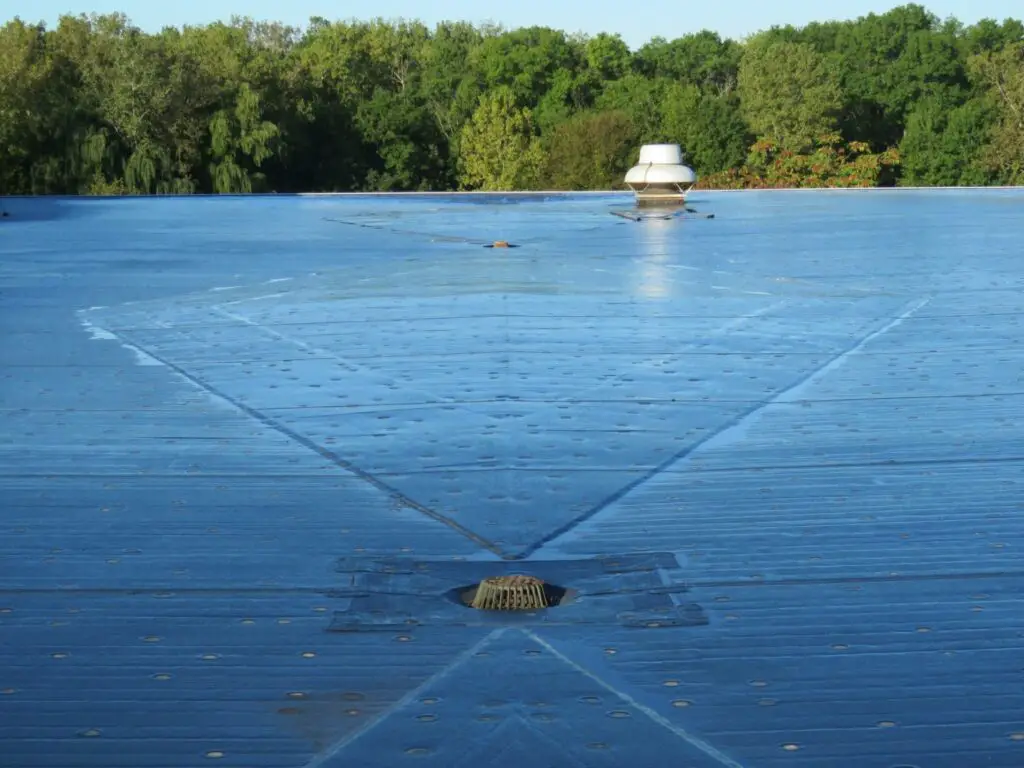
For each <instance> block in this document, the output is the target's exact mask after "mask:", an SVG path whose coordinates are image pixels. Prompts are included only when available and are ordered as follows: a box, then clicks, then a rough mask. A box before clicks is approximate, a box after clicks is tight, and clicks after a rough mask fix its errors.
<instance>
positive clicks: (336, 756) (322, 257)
mask: <svg viewBox="0 0 1024 768" xmlns="http://www.w3.org/2000/svg"><path fill="white" fill-rule="evenodd" d="M1022 202H1024V192H1020V191H1013V190H1001V191H997V190H987V191H981V190H978V191H933V192H924V191H870V192H867V191H848V192H804V191H801V192H774V193H772V192H755V193H708V192H704V193H698V194H696V195H694V196H693V198H692V200H691V202H690V205H691V206H692V207H693V208H695V209H697V210H699V211H701V212H713V213H714V214H715V216H716V218H715V219H713V220H704V219H700V218H687V217H685V216H684V217H682V218H675V219H669V220H648V221H641V222H634V221H629V220H623V219H621V218H617V217H615V216H611V215H609V214H610V212H612V211H614V210H621V209H623V208H628V207H629V205H630V203H631V201H630V199H629V198H628V197H623V196H616V195H609V196H593V195H587V196H571V195H569V196H563V195H549V196H541V197H535V196H520V195H516V196H500V195H499V196H488V195H473V196H457V195H450V196H427V195H423V196H408V197H391V196H380V197H371V196H363V197H359V196H355V197H343V196H308V197H252V198H246V197H226V198H167V199H120V200H105V199H97V200H90V199H61V198H55V199H13V200H6V201H5V206H6V208H7V209H8V210H9V211H10V212H11V216H10V217H9V218H7V219H4V220H3V221H2V222H0V257H2V262H0V324H2V327H3V330H4V343H3V344H2V345H0V367H2V373H0V376H2V378H0V418H2V419H3V424H4V427H5V429H4V430H3V434H4V441H3V443H2V444H0V456H2V465H0V466H2V467H3V470H0V475H2V477H0V483H2V486H3V487H2V489H0V498H3V502H0V505H2V506H0V510H2V511H0V629H2V636H3V638H4V642H3V643H2V644H0V739H2V740H3V744H4V749H3V750H0V766H3V767H4V768H8V767H10V768H24V767H25V766H62V768H64V767H67V766H104V767H105V768H114V767H115V766H126V767H127V766H130V767H131V768H141V767H143V766H157V765H161V766H175V767H176V768H180V767H182V766H193V765H196V766H198V765H204V766H205V765H209V764H211V763H212V764H217V765H237V766H328V767H331V766H340V765H352V764H358V765H367V766H369V765H381V766H393V765H402V764H404V763H406V762H409V763H410V764H411V763H412V762H413V761H417V762H418V763H422V764H430V765H439V766H440V765H444V766H449V765H461V764H463V763H465V764H466V765H470V764H472V765H474V766H476V765H497V766H506V765H508V766H512V765H521V764H522V763H523V761H524V760H527V759H528V757H530V756H533V757H534V758H536V760H538V761H540V762H544V761H547V763H549V764H552V765H587V766H592V765H593V766H596V765H609V766H612V765H622V764H624V763H628V764H633V765H637V766H646V765H663V764H665V760H666V757H665V756H666V755H668V756H670V758H671V759H669V762H671V763H673V764H675V763H686V764H688V765H701V766H704V765H707V766H721V765H727V766H736V765H740V766H775V765H780V766H782V765H808V766H820V765H828V766H838V767H839V768H843V767H844V766H850V767H851V768H875V767H876V766H877V767H878V768H889V767H890V766H894V765H920V766H929V767H930V768H931V767H933V766H938V767H939V768H944V767H945V766H957V767H958V768H959V767H961V766H963V765H987V766H1006V767H1007V768H1011V767H1012V768H1015V767H1016V766H1019V765H1020V764H1021V763H1022V761H1024V751H1022V750H1024V722H1022V721H1020V719H1019V717H1018V714H1019V713H1020V712H1024V698H1022V694H1021V693H1020V690H1021V689H1022V688H1021V686H1020V684H1019V683H1020V680H1019V679H1018V678H1019V677H1020V675H1021V672H1020V657H1021V651H1022V643H1024V633H1022V632H1021V628H1020V622H1019V617H1020V615H1021V609H1022V606H1021V598H1020V595H1021V591H1022V590H1021V586H1022V578H1021V574H1022V573H1024V570H1022V568H1021V554H1020V553H1021V547H1022V545H1024V541H1022V535H1021V534H1022V527H1021V525H1020V522H1019V518H1020V509H1021V504H1022V501H1021V498H1022V497H1021V493H1020V483H1021V480H1022V479H1024V478H1022V476H1021V467H1022V458H1024V454H1022V453H1021V450H1020V448H1019V446H1020V444H1021V441H1020V440H1019V439H1017V434H1016V430H1015V424H1016V421H1017V419H1016V414H1017V413H1019V412H1020V411H1021V409H1022V408H1024V385H1022V382H1021V374H1020V371H1021V370H1024V360H1022V350H1021V341H1020V339H1021V334H1020V332H1019V331H1020V328H1019V324H1020V317H1021V311H1022V308H1024V307H1022V304H1024V294H1022V290H1021V289H1022V285H1024V283H1022V281H1024V267H1022V266H1021V264H1022V262H1021V259H1020V245H1019V243H1020V242H1021V240H1022V234H1024V212H1022V211H1024V207H1022V205H1021V203H1022ZM498 240H504V241H508V242H509V243H511V244H513V245H516V246H518V247H516V248H511V249H504V248H485V247H483V246H484V245H486V244H489V243H493V242H494V241H498ZM638 552H641V553H642V552H650V553H668V555H664V556H670V557H673V558H674V561H675V562H677V563H678V566H679V567H678V568H670V569H667V570H659V571H658V573H659V574H660V578H661V579H662V581H663V582H664V588H663V589H661V590H659V589H654V588H651V587H649V586H644V587H642V588H641V587H637V586H636V584H637V583H640V582H634V581H631V580H630V579H631V578H632V577H628V576H626V575H623V576H617V575H615V574H616V573H618V571H615V569H614V566H613V565H610V564H612V563H614V561H615V558H621V557H625V556H627V555H630V554H631V553H638ZM659 557H662V556H659ZM594 558H598V559H599V560H600V563H604V564H605V565H604V566H602V567H607V568H611V571H609V573H610V574H611V575H609V576H608V578H607V579H606V580H605V581H603V582H602V584H604V585H605V587H602V589H606V590H610V591H611V592H614V593H615V601H617V602H615V603H614V604H615V605H620V604H621V603H622V601H627V602H629V601H632V604H633V605H634V608H633V609H631V610H630V611H627V612H626V613H622V612H621V611H619V609H618V608H616V609H614V610H612V609H608V608H606V607H603V606H606V605H609V604H610V603H608V602H607V600H606V599H605V597H604V596H603V594H604V593H601V592H594V593H591V592H584V593H583V594H581V595H580V599H581V600H582V601H583V604H582V605H580V606H578V607H577V608H574V611H572V612H570V611H565V612H564V613H562V614H559V609H558V608H552V609H550V610H548V611H547V612H544V613H543V615H540V616H538V617H537V619H536V622H539V623H536V622H535V623H529V622H527V623H522V622H519V623H516V622H515V621H512V620H511V619H510V620H509V621H510V623H508V624H507V625H503V626H496V628H491V627H490V626H481V625H480V623H479V622H474V621H469V620H466V621H461V620H453V619H451V618H450V617H451V616H454V615H458V611H455V612H453V611H452V610H451V608H450V606H447V607H446V608H445V610H440V609H438V610H436V611H434V610H433V609H431V608H430V607H429V606H430V605H431V604H432V603H431V600H433V599H436V600H437V601H445V600H448V599H449V597H450V596H448V595H446V594H444V590H446V589H448V587H450V586H451V584H448V582H445V581H444V579H443V578H441V575H440V574H442V573H443V574H450V578H451V579H455V580H456V581H457V580H458V578H460V577H459V575H458V574H459V573H460V572H461V571H460V566H459V565H458V564H459V563H463V562H465V563H466V565H467V569H466V571H465V573H466V574H467V576H466V578H467V579H468V578H469V574H477V575H478V574H479V568H480V567H481V563H486V562H491V563H494V567H495V572H498V570H499V568H498V566H501V570H502V572H505V570H507V568H508V567H513V568H521V570H522V571H523V572H530V568H531V566H530V563H531V562H534V563H537V561H540V560H543V561H545V562H546V563H547V564H546V565H544V566H543V567H542V566H541V565H540V564H538V565H536V566H535V567H536V569H537V570H538V571H540V570H543V571H544V572H545V573H555V574H558V573H562V574H564V576H565V581H566V582H568V583H567V584H566V586H569V587H572V585H573V584H572V582H573V580H574V579H575V578H576V576H575V575H574V574H576V573H577V571H576V570H574V569H573V567H570V565H560V563H563V561H567V560H583V561H587V562H591V561H594ZM469 561H477V562H476V563H473V562H469ZM499 561H506V563H507V564H511V565H502V564H501V563H500V562H499ZM594 562H596V561H594ZM442 565H443V566H444V567H442ZM469 565H472V566H473V568H472V569H469V568H468V566H469ZM581 567H582V566H581ZM587 567H590V566H587ZM381 568H384V569H385V570H387V572H389V573H390V572H392V571H393V572H395V573H397V574H399V575H400V574H403V573H406V572H408V573H410V574H417V573H419V574H436V576H435V577H433V578H426V576H424V577H423V578H419V577H413V576H410V577H409V578H408V579H407V580H405V581H403V579H405V578H406V577H404V576H403V577H401V578H399V576H396V577H395V579H397V581H395V582H394V584H398V585H404V586H394V585H392V586H391V587H387V590H391V592H393V593H394V594H392V593H388V594H383V593H381V594H377V593H375V592H374V590H382V589H385V588H384V587H380V586H379V584H380V583H384V582H379V581H375V580H374V579H372V578H370V577H368V576H366V574H368V573H370V572H374V571H375V570H380V569H381ZM559 569H562V570H559ZM577 570H578V569H577ZM445 578H449V576H445ZM473 578H476V576H475V575H474V576H473ZM387 583H389V584H391V583H392V582H387ZM452 583H455V582H452ZM643 583H644V584H646V583H647V582H643ZM631 584H632V585H633V586H629V585H631ZM374 585H378V586H374ZM441 585H447V586H443V588H442V586H441ZM581 589H584V590H586V589H589V588H588V587H586V586H585V585H583V584H582V582H581ZM403 590H404V591H405V592H404V594H406V596H407V597H408V601H406V600H405V599H404V598H403V597H402V594H403ZM667 596H670V598H669V597H667ZM362 600H369V601H370V602H368V603H366V604H367V605H371V604H372V605H381V606H386V607H385V608H381V609H377V610H378V611H379V613H377V614H374V613H373V611H372V610H367V612H365V613H360V611H362V610H363V609H362V608H360V607H359V606H360V605H363V603H361V602H360V601H362ZM374 600H377V601H378V602H377V603H374V602H373V601H374ZM668 600H670V601H674V602H675V604H677V605H678V606H680V610H682V607H683V606H684V605H685V606H687V610H691V609H696V610H698V611H699V612H700V614H701V616H702V617H704V621H703V623H697V624H686V623H684V624H683V625H672V624H671V622H665V621H661V620H659V621H648V622H646V623H645V622H643V621H640V622H639V624H638V623H637V617H638V616H651V615H654V614H652V613H651V611H655V610H657V611H662V613H663V612H664V611H663V607H664V605H665V604H666V601H668ZM587 605H590V606H592V615H590V616H588V617H587V618H586V620H585V621H584V620H582V619H581V620H578V621H577V620H576V619H570V618H559V617H560V616H562V617H571V616H582V615H583V610H582V609H583V607H584V606H587ZM465 610H466V611H469V609H465ZM627 614H628V616H627ZM658 615H659V616H661V615H662V614H661V613H659V614H658ZM338 616H343V617H345V619H344V621H343V622H341V624H342V625H344V626H345V627H352V626H356V627H363V626H364V623H365V629H356V630H354V631H343V632H339V631H332V630H331V628H332V626H337V624H332V621H333V620H334V618H335V617H338ZM488 620H489V621H490V620H491V619H488ZM493 620H494V621H497V622H498V623H499V624H501V622H502V621H503V619H501V618H498V619H493ZM361 622H364V623H361ZM403 624H404V625H405V628H399V629H396V627H398V626H400V625H403ZM648 624H650V625H656V626H648ZM382 627H383V629H382ZM460 761H462V762H460Z"/></svg>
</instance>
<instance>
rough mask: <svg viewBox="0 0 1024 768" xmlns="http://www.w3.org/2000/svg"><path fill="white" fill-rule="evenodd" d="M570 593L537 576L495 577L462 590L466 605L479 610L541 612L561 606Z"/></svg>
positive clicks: (463, 600)
mask: <svg viewBox="0 0 1024 768" xmlns="http://www.w3.org/2000/svg"><path fill="white" fill-rule="evenodd" d="M567 592H568V590H566V589H563V588H562V587H557V586H555V585H554V584H548V583H547V582H544V581H542V580H541V579H538V578H535V577H533V576H524V575H521V574H515V575H512V576H492V577H490V578H487V579H484V580H483V581H481V582H480V583H479V584H477V585H476V586H473V587H469V588H468V589H463V590H460V594H459V600H460V602H461V603H462V604H463V605H467V606H469V607H470V608H475V609H476V610H479V611H538V610H541V609H544V608H553V607H555V606H556V605H559V604H561V602H562V601H563V600H564V599H565V597H566V595H567Z"/></svg>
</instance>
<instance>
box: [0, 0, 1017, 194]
mask: <svg viewBox="0 0 1024 768" xmlns="http://www.w3.org/2000/svg"><path fill="white" fill-rule="evenodd" d="M660 141H668V142H677V143H679V144H681V145H682V146H683V149H684V152H685V153H686V156H687V158H688V162H689V163H691V164H692V165H694V166H695V168H696V169H697V171H698V173H699V174H701V176H702V177H705V182H706V183H707V184H712V185H714V184H719V185H748V186H764V185H783V186H791V185H807V184H825V185H844V184H853V183H856V184H863V183H868V184H896V183H899V184H923V185H935V184H993V183H1022V182H1024V24H1022V23H1021V22H1020V21H1018V20H1014V19H1007V20H1004V21H998V22H997V21H994V20H991V19H984V20H982V21H979V22H978V23H976V24H973V25H970V26H967V25H963V24H960V23H959V22H957V21H956V20H954V19H946V20H940V19H939V18H938V17H937V16H935V15H934V14H932V13H930V12H929V11H928V10H927V9H926V8H924V7H923V6H920V5H916V4H908V5H903V6H900V7H898V8H894V9H892V10H891V11H888V12H886V13H883V14H869V15H867V16H864V17H862V18H859V19H856V20H853V21H827V22H822V23H813V24H808V25H807V26H805V27H800V28H797V27H791V26H787V27H773V28H771V29H768V30H765V31H764V32H762V33H760V34H758V35H756V36H754V37H753V38H751V39H749V40H746V41H743V42H738V41H734V40H728V39H723V38H722V37H721V36H720V35H718V34H716V33H714V32H711V31H707V30H705V31H702V32H698V33H696V34H690V35H684V36H683V37H680V38H678V39H676V40H666V39H663V38H654V39H652V40H651V41H650V42H648V43H647V44H646V45H643V46H641V47H640V48H639V49H638V50H636V51H631V50H630V49H629V47H628V46H627V45H626V43H625V42H624V41H623V40H622V38H621V37H619V36H618V35H615V34H612V33H605V34H598V35H594V36H592V37H587V36H583V35H567V34H565V33H564V32H561V31H559V30H555V29H549V28H546V27H529V28H524V29H515V30H506V29H502V28H500V27H493V26H473V25H472V24H468V23H464V22H445V23H442V24H438V25H437V26H435V27H433V28H429V27H427V26H426V25H424V24H421V23H419V22H415V21H384V20H380V19H374V20H369V21H365V22H331V21H327V20H325V19H322V18H314V19H311V20H310V22H309V24H308V25H307V26H306V28H305V29H302V30H299V29H294V28H291V27H288V26H285V25H281V24H277V23H269V22H257V21H254V20H252V19H248V18H234V19H231V20H230V21H228V22H224V23H214V24H208V25H204V26H188V27H184V28H181V29H174V28H168V29H164V30H162V31H160V32H158V33H152V34H150V33H146V32H143V31H142V30H140V29H138V28H137V27H135V26H134V25H132V23H131V22H130V21H129V20H128V19H127V18H126V17H125V16H124V15H122V14H107V15H92V16H84V15H83V16H64V17H62V18H61V19H60V20H59V21H58V23H57V25H56V26H55V27H53V28H47V27H46V26H44V25H42V24H31V23H27V22H24V21H21V20H19V19H13V20H11V21H8V22H6V23H5V24H3V26H0V194H51V193H62V194H83V193H93V194H183V193H210V192H219V193H238V192H250V191H278V192H290V191H299V190H325V191H344V190H428V189H432V190H445V189H454V188H460V187H461V188H472V189H525V188H534V187H537V186H540V185H543V186H555V187H558V188H562V189H576V188H596V189H606V188H614V187H616V186H620V185H621V180H622V178H621V177H622V176H623V175H624V171H625V170H626V168H628V167H629V166H630V165H631V164H632V162H633V161H634V160H635V158H636V153H637V150H638V149H639V145H640V144H641V143H644V142H660ZM897 159H898V162H897Z"/></svg>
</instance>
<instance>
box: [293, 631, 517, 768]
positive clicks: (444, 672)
mask: <svg viewBox="0 0 1024 768" xmlns="http://www.w3.org/2000/svg"><path fill="white" fill-rule="evenodd" d="M506 630H507V627H500V628H499V629H495V630H494V631H493V632H490V633H489V634H487V635H485V636H484V637H483V638H481V639H480V640H478V641H477V642H476V643H474V644H473V645H472V646H470V647H469V648H467V649H465V650H464V651H462V653H460V654H459V655H458V656H456V657H455V658H454V659H453V660H452V661H451V662H450V663H449V664H447V665H445V667H443V668H442V669H440V670H439V671H437V672H435V673H434V674H433V675H431V676H430V677H429V678H427V679H426V680H424V681H423V682H422V683H420V684H419V685H417V686H416V687H415V688H413V689H412V690H411V691H409V692H408V693H406V694H405V695H404V696H403V697H402V698H400V699H399V700H398V701H396V702H395V703H394V704H392V705H391V706H390V707H388V708H387V709H386V710H384V711H383V712H381V713H380V714H379V715H378V716H377V717H375V718H374V719H373V720H372V721H370V722H368V723H366V725H364V726H363V727H362V728H358V729H357V730H355V731H354V732H352V733H349V734H347V735H345V736H343V737H342V738H340V739H339V740H338V741H336V742H334V743H333V744H331V745H330V746H328V747H327V748H326V749H324V750H323V751H322V752H320V753H319V754H318V755H316V756H315V757H314V758H313V759H312V760H310V761H309V762H308V763H305V764H304V765H303V766H302V768H322V766H326V765H328V764H329V763H331V762H334V758H336V757H338V756H339V755H340V754H341V753H342V752H344V750H345V748H346V747H348V746H349V745H350V744H352V743H353V742H354V741H356V740H357V739H359V738H361V737H363V736H365V735H366V734H367V733H369V732H370V731H372V730H373V729H375V728H376V727H377V726H379V725H380V724H381V723H383V722H385V721H386V720H387V719H388V718H389V717H390V716H391V715H393V714H394V713H395V712H398V711H400V710H401V709H402V708H403V707H406V706H408V705H409V704H411V703H412V702H413V700H414V699H416V698H417V697H418V696H419V695H420V694H422V693H424V692H426V691H427V690H429V689H430V687H431V686H432V685H434V684H435V683H437V682H439V681H440V680H443V679H444V678H446V677H447V676H448V675H450V674H451V673H452V672H454V671H455V670H456V669H458V668H459V667H460V666H462V665H463V664H464V663H465V662H466V661H467V660H468V659H469V658H471V657H472V656H473V655H474V654H475V653H477V652H478V651H480V650H481V649H482V648H484V647H485V646H487V644H488V643H490V642H491V641H492V640H494V639H496V638H498V637H500V636H501V635H503V634H504V633H505V632H506Z"/></svg>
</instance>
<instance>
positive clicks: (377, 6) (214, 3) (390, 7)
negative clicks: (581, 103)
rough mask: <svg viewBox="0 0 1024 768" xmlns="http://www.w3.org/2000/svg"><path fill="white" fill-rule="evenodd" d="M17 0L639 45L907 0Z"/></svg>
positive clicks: (1001, 7)
mask: <svg viewBox="0 0 1024 768" xmlns="http://www.w3.org/2000/svg"><path fill="white" fill-rule="evenodd" d="M921 4H922V5H924V6H925V7H927V8H928V9H929V10H930V11H932V12H933V13H935V14H937V15H938V16H940V17H946V16H950V15H953V16H956V17H957V18H959V19H960V20H962V21H964V22H967V23H970V22H974V21H977V20H978V19H980V18H985V17H991V18H995V19H999V20H1002V19H1004V18H1006V17H1014V18H1021V17H1024V3H1022V2H1021V0H971V1H970V2H968V1H967V0H935V1H934V2H922V3H921ZM17 5H20V3H18V2H17V0H0V19H2V20H6V19H7V18H10V17H12V16H14V15H15V14H17V15H20V16H21V17H22V18H23V19H24V20H25V21H40V20H42V21H45V22H46V23H47V24H48V25H52V24H53V23H54V22H56V20H57V18H58V17H59V16H60V15H61V14H63V13H75V14H78V13H91V12H98V13H105V12H110V11H123V12H124V13H127V14H128V16H129V17H130V18H131V19H132V21H134V22H135V23H136V24H137V25H138V26H140V27H142V28H143V29H146V30H150V31H153V30H157V29H159V28H160V27H162V26H167V25H173V26H180V25H182V24H198V23H206V22H210V21H216V20H218V19H222V20H227V19H228V18H229V17H230V16H231V15H232V14H239V15H247V16H252V17H254V18H256V19H267V20H273V21H282V22H285V23H287V24H292V25H295V26H303V25H304V24H305V23H306V21H307V20H308V19H309V17H310V16H324V17H326V18H329V19H338V18H342V19H346V18H360V19H366V18H372V17H376V16H383V17H385V18H391V17H404V18H410V19H411V18H418V19H420V20H422V21H424V22H426V23H428V24H433V23H435V22H437V21H440V20H444V19H453V20H465V21H472V22H482V21H494V22H498V23H501V24H504V25H506V26H511V27H519V26H529V25H533V24H539V25H544V26H549V27H555V28H558V29H564V30H566V31H569V32H576V31H583V32H587V33H596V32H617V33H619V34H620V35H622V37H623V39H624V40H625V41H626V42H627V43H628V44H629V45H630V46H631V47H633V48H636V47H638V46H640V45H642V44H643V43H644V42H646V41H647V40H649V39H650V38H652V37H654V36H656V35H661V36H663V37H667V38H670V39H671V38H674V37H679V36H680V35H684V34H686V33H687V32H696V31H699V30H701V29H713V30H715V31H717V32H720V33H721V34H723V35H725V36H727V37H733V38H740V37H742V36H744V35H746V34H749V33H751V32H756V31H757V30H759V29H765V28H767V27H769V26H771V25H773V24H795V25H802V24H805V23H807V22H808V21H823V20H825V19H827V18H855V17H857V16H861V15H864V14H866V13H871V12H876V13H880V12H884V11H886V10H888V9H890V8H892V7H894V6H896V5H902V3H899V2H892V0H889V2H883V1H879V0H844V2H843V3H841V4H839V3H836V4H832V5H831V7H829V5H827V4H826V3H823V2H815V1H814V0H773V1H772V2H764V1H763V0H760V1H759V2H755V0H717V2H716V1H715V0H704V1H703V2H685V1H684V0H644V1H643V2H638V3H630V2H623V0H617V1H615V0H514V1H513V2H505V3H485V2H480V0H432V2H429V3H427V2H413V0H374V1H373V2H366V3H351V2H344V0H342V1H341V2H339V0H286V1H285V2H281V1H280V0H176V1H175V2H155V0H99V2H84V3H83V2H77V1H76V0H34V2H32V3H31V4H26V5H29V7H30V8H31V10H28V8H26V7H24V6H23V7H21V8H18V7H16V6H17Z"/></svg>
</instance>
